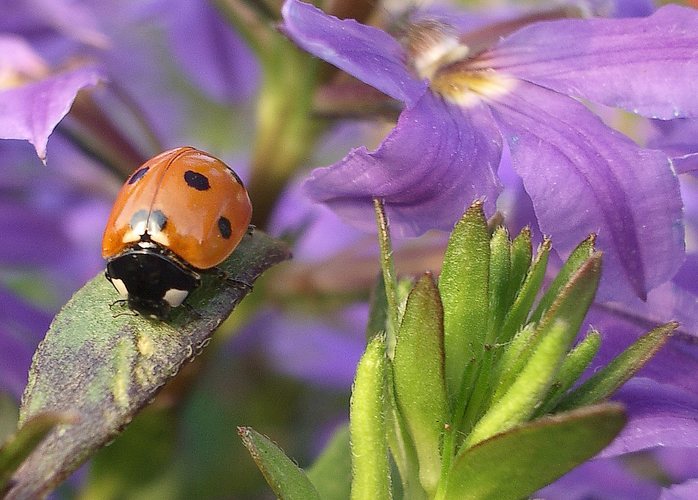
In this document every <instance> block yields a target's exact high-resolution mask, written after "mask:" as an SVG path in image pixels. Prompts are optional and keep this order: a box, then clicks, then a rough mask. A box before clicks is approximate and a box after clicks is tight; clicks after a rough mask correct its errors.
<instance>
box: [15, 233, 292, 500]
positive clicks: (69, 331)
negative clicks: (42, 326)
mask: <svg viewBox="0 0 698 500" xmlns="http://www.w3.org/2000/svg"><path fill="white" fill-rule="evenodd" d="M288 257H289V251H288V249H287V248H286V246H285V245H284V244H282V243H280V242H278V241H276V240H273V239H272V238H270V237H268V236H266V235H265V234H264V233H262V232H261V231H255V232H254V234H253V235H252V236H247V237H245V238H244V239H243V241H242V242H241V244H240V246H239V247H238V248H237V249H236V250H235V252H234V253H233V255H232V256H231V257H230V258H228V259H227V260H226V261H225V262H223V263H222V264H221V265H220V266H219V267H220V268H221V269H222V270H223V271H224V272H225V273H226V274H227V276H229V277H230V278H234V279H236V280H240V281H241V282H243V283H249V284H252V283H254V282H255V280H256V279H257V278H258V277H259V276H260V275H261V273H262V272H264V271H265V270H266V269H267V268H269V267H271V266H272V265H274V264H276V263H278V262H281V261H283V260H285V259H287V258H288ZM249 291H250V288H249V287H247V286H242V285H241V286H232V285H230V284H228V283H226V282H225V281H223V280H221V279H220V278H218V277H214V276H204V278H203V283H202V285H201V287H200V288H199V289H197V290H195V291H194V292H193V293H192V294H191V296H190V297H189V299H188V300H187V304H188V306H186V307H185V306H183V307H180V308H177V309H175V310H173V311H172V313H171V314H170V316H169V317H168V318H167V319H166V320H165V321H157V320H151V319H147V318H144V317H142V316H136V315H134V314H132V312H131V311H130V310H129V309H128V308H127V307H126V306H124V305H123V304H119V303H116V304H115V301H117V300H118V299H119V295H118V293H117V292H116V290H115V289H114V287H113V286H112V285H111V284H110V283H109V282H108V281H107V280H106V279H105V278H104V275H103V274H102V273H100V274H99V275H98V276H97V277H95V278H94V279H92V280H91V281H90V282H88V283H87V284H86V285H85V286H84V287H82V288H81V289H80V290H79V291H77V292H76V293H75V295H73V297H72V298H71V299H70V301H69V302H68V303H67V304H66V305H65V306H64V307H63V308H62V309H61V311H60V312H59V313H58V315H57V316H56V317H55V318H54V320H53V323H52V324H51V327H50V328H49V331H48V332H47V333H46V337H45V338H44V340H43V341H42V342H41V344H40V345H39V347H38V348H37V351H36V353H35V354H34V358H33V361H32V366H31V369H30V372H29V382H28V384H27V387H26V389H25V392H24V396H23V404H22V407H21V410H20V423H23V422H26V421H28V420H29V419H30V418H31V417H32V416H35V415H37V414H40V413H43V412H46V411H75V412H78V413H79V414H80V422H79V423H77V424H76V425H72V426H69V427H67V428H65V429H61V432H53V433H51V434H50V435H49V436H48V437H47V438H46V439H45V440H44V442H43V443H42V444H41V445H40V446H39V448H38V449H37V450H36V452H35V453H33V454H32V455H31V456H30V457H29V458H28V459H27V466H26V467H23V468H22V469H21V470H20V471H18V473H17V474H15V477H14V478H13V479H14V480H15V484H14V485H13V487H12V490H11V494H13V495H16V496H18V497H23V496H24V497H38V496H41V495H42V494H44V493H45V492H48V491H50V490H51V489H53V488H54V487H55V486H56V485H57V484H58V483H60V482H61V481H62V480H63V479H64V478H65V477H67V476H68V475H69V474H70V472H72V471H73V470H75V469H76V468H77V467H78V466H80V464H82V463H83V462H84V461H85V460H87V459H88V458H89V457H90V456H91V455H92V454H93V453H94V452H95V451H96V450H97V449H99V448H100V447H102V446H104V445H105V444H106V443H108V442H110V441H111V440H113V439H114V438H115V437H116V436H117V435H118V434H119V433H120V432H121V431H122V429H123V428H124V427H125V426H126V425H127V424H128V423H129V422H130V421H131V420H132V419H133V417H134V415H135V414H136V413H138V412H139V411H140V410H141V409H142V408H143V407H144V406H146V405H147V404H148V403H149V402H150V401H151V400H152V399H153V397H154V396H155V394H156V393H157V392H158V390H159V389H160V388H161V387H162V386H163V385H164V384H165V383H166V382H167V381H168V380H170V379H171V378H173V377H174V376H175V375H176V374H177V372H178V371H179V369H180V368H181V366H182V365H184V364H185V363H187V362H189V361H191V360H192V359H193V358H194V357H196V356H197V355H198V354H200V353H201V351H202V349H204V348H205V346H206V345H207V344H208V343H209V342H210V339H211V335H212V334H213V331H214V330H215V328H216V327H217V326H218V325H219V324H220V323H221V322H222V321H223V320H224V319H225V318H227V317H228V315H229V314H230V313H231V311H232V310H233V309H234V308H235V307H236V306H237V304H238V303H239V302H240V301H241V300H242V299H243V297H245V295H247V294H248V293H249ZM112 306H113V307H112Z"/></svg>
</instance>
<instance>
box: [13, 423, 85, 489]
mask: <svg viewBox="0 0 698 500" xmlns="http://www.w3.org/2000/svg"><path fill="white" fill-rule="evenodd" d="M77 422H78V417H77V415H76V414H74V413H70V412H45V413H41V414H38V415H35V416H34V417H32V418H31V419H30V420H27V421H26V422H25V423H24V425H22V427H21V428H20V429H19V430H18V431H17V432H15V433H14V434H13V435H12V436H10V437H9V438H8V439H7V440H6V441H5V442H4V443H3V445H2V446H1V447H0V495H2V494H3V492H5V491H6V490H7V488H8V485H9V481H10V478H11V477H12V474H14V472H15V471H16V470H17V469H18V468H19V466H20V465H22V462H24V460H25V459H26V458H27V457H28V456H29V455H30V454H31V453H32V452H33V451H34V450H35V449H36V448H37V447H38V446H39V445H40V444H41V442H42V441H43V440H44V439H45V438H46V436H47V435H48V434H49V433H50V432H51V431H52V430H54V429H55V428H56V427H58V426H63V428H65V427H64V426H66V425H75V424H76V423H77Z"/></svg>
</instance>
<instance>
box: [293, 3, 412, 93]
mask: <svg viewBox="0 0 698 500" xmlns="http://www.w3.org/2000/svg"><path fill="white" fill-rule="evenodd" d="M282 15H283V18H284V22H283V25H282V26H281V29H282V30H283V32H284V33H286V35H287V36H288V37H289V38H291V39H292V40H293V41H294V42H295V43H297V44H298V45H299V46H300V47H302V48H303V49H304V50H306V51H308V52H310V53H311V54H313V55H315V56H317V57H319V58H320V59H323V60H324V61H327V62H329V63H331V64H333V65H335V66H337V67H338V68H340V69H342V70H344V71H346V72H347V73H349V74H350V75H353V76H355V77H356V78H358V79H359V80H361V81H363V82H364V83H367V84H369V85H371V86H373V87H375V88H377V89H378V90H380V91H382V92H385V93H386V94H387V95H389V96H391V97H393V98H395V99H398V100H399V101H402V102H405V103H406V104H413V103H414V102H415V101H416V100H417V99H418V98H419V96H420V95H421V94H422V93H423V92H424V90H425V89H426V83H425V82H421V81H419V80H418V79H416V78H415V77H414V76H413V75H412V74H411V73H410V72H409V70H408V69H407V66H405V53H404V51H403V49H402V47H401V46H400V44H399V43H398V42H397V41H396V40H395V39H394V38H393V37H391V36H390V35H388V34H387V33H385V32H384V31H381V30H379V29H377V28H373V27H371V26H366V25H363V24H360V23H357V22H356V21H354V20H353V19H345V20H340V19H337V18H336V17H333V16H329V15H327V14H325V13H324V12H322V11H321V10H320V9H318V8H316V7H314V6H312V5H310V4H307V3H303V2H299V1H297V0H287V1H286V2H285V3H284V6H283V9H282Z"/></svg>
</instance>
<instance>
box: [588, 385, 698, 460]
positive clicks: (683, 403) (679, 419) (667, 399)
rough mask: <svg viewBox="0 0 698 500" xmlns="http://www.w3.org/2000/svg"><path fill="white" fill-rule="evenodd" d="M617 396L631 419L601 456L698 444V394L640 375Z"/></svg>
mask: <svg viewBox="0 0 698 500" xmlns="http://www.w3.org/2000/svg"><path fill="white" fill-rule="evenodd" d="M613 399H614V400H615V401H620V402H622V403H623V404H625V406H626V408H627V412H628V416H629V420H628V424H627V425H626V426H625V428H624V429H623V430H622V431H621V433H620V434H619V436H618V437H617V438H616V439H615V440H614V441H613V443H611V444H610V445H609V446H608V447H607V448H606V449H604V450H603V451H602V452H601V454H600V456H603V457H612V456H616V455H623V454H626V453H632V452H635V451H640V450H645V449H649V448H654V447H657V446H670V447H689V448H696V447H698V395H696V394H693V393H690V392H688V391H684V390H682V389H679V388H676V387H673V386H670V385H667V384H660V383H659V382H656V381H654V380H652V379H648V378H641V377H636V378H634V379H632V380H630V381H629V382H628V383H626V384H625V385H624V386H623V387H622V388H621V389H620V390H619V391H618V393H616V395H614V396H613Z"/></svg>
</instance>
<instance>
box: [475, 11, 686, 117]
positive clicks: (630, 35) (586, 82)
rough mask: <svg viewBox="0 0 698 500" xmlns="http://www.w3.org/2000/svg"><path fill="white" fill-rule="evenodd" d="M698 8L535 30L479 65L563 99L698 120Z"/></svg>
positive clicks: (503, 44) (554, 24) (564, 23)
mask: <svg viewBox="0 0 698 500" xmlns="http://www.w3.org/2000/svg"><path fill="white" fill-rule="evenodd" d="M697 46H698V10H696V9H691V8H685V7H679V6H676V5H667V6H665V7H662V8H661V9H659V10H657V12H656V13H655V14H653V15H652V16H649V17H642V18H627V19H586V20H579V19H573V20H560V21H551V22H543V23H537V24H533V25H531V26H528V27H526V28H524V29H522V30H519V31H518V32H516V33H514V34H513V35H511V36H510V37H508V38H506V39H505V40H504V41H502V42H501V43H500V44H498V45H497V46H496V47H495V48H494V49H493V50H492V51H491V52H489V53H487V54H486V55H483V56H482V63H483V64H486V65H487V66H488V67H493V68H495V69H497V70H499V71H502V72H504V73H508V74H511V75H515V76H517V77H519V78H522V79H524V80H528V81H530V82H533V83H536V84H538V85H541V86H543V87H547V88H550V89H553V90H556V91H558V92H561V93H563V94H568V95H572V96H576V97H582V98H584V99H588V100H590V101H592V102H598V103H601V104H605V105H607V106H613V107H618V108H623V109H626V110H629V111H632V112H634V113H638V114H641V115H643V116H649V117H652V118H662V119H671V118H678V117H691V116H692V117H698V99H696V98H695V95H696V94H695V82H696V81H698V52H697V51H696V47H697Z"/></svg>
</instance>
